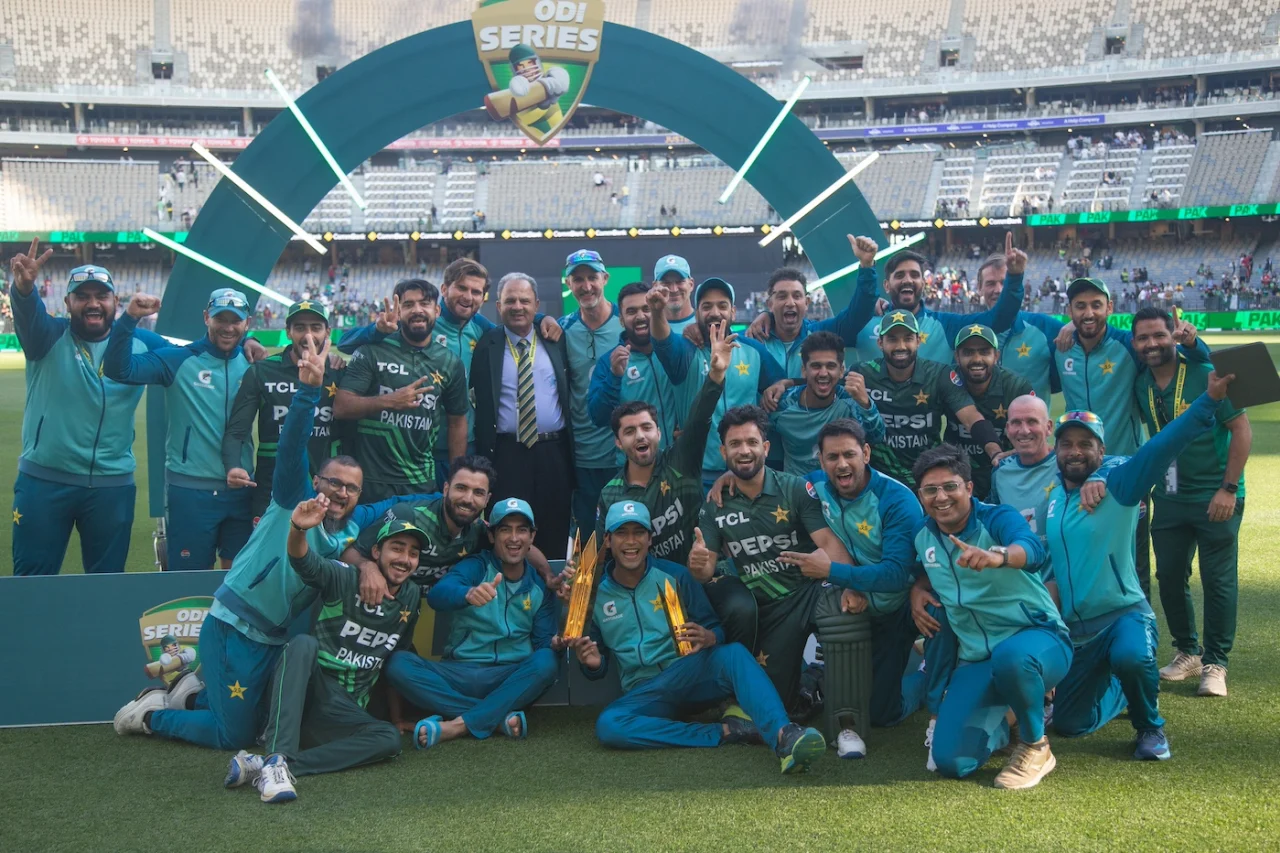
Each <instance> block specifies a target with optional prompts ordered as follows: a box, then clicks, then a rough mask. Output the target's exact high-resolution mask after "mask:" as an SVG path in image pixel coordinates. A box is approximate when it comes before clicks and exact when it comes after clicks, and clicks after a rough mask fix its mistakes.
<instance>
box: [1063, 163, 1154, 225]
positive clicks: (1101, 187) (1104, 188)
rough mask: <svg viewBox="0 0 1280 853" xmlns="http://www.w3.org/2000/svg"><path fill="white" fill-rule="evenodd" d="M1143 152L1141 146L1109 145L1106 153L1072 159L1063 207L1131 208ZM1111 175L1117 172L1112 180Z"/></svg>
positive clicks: (1066, 210)
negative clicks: (1135, 175) (1133, 190)
mask: <svg viewBox="0 0 1280 853" xmlns="http://www.w3.org/2000/svg"><path fill="white" fill-rule="evenodd" d="M1141 154H1142V151H1140V150H1139V149H1137V148H1108V149H1107V151H1106V154H1105V156H1103V157H1090V158H1081V159H1079V160H1072V161H1071V173H1070V175H1069V176H1068V178H1067V186H1066V189H1064V190H1063V192H1062V199H1061V205H1060V207H1059V208H1058V209H1059V211H1060V212H1063V213H1080V212H1084V211H1101V210H1128V209H1129V197H1130V194H1131V192H1132V188H1133V176H1134V172H1136V171H1137V167H1138V159H1139V157H1140V156H1141ZM1107 175H1111V176H1113V180H1112V181H1111V182H1110V183H1108V182H1107V180H1106V176H1107Z"/></svg>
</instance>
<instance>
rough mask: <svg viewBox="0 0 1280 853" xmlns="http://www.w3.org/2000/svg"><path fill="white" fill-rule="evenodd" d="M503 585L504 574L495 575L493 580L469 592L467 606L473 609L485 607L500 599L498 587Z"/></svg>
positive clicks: (474, 587) (472, 588)
mask: <svg viewBox="0 0 1280 853" xmlns="http://www.w3.org/2000/svg"><path fill="white" fill-rule="evenodd" d="M501 583H502V573H501V572H499V573H498V574H496V575H494V577H493V580H491V581H486V582H485V583H482V584H480V585H479V586H473V587H471V589H469V590H467V604H470V605H471V606H472V607H484V606H485V605H486V604H488V603H489V602H490V601H493V600H494V599H495V598H497V597H498V585H499V584H501Z"/></svg>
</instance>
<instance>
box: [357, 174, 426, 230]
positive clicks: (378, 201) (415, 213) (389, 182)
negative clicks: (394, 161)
mask: <svg viewBox="0 0 1280 853" xmlns="http://www.w3.org/2000/svg"><path fill="white" fill-rule="evenodd" d="M438 177H439V169H438V168H437V167H436V165H435V164H434V163H432V164H431V165H430V166H428V167H426V168H420V169H409V170H406V169H398V168H394V169H393V168H372V169H369V170H367V171H366V172H365V175H364V197H365V200H366V201H368V202H369V206H368V207H367V208H366V209H365V212H364V224H365V227H366V228H368V229H371V230H377V231H401V230H409V231H412V230H413V229H414V228H420V227H422V226H423V225H425V224H426V221H427V220H428V219H429V218H430V217H431V205H432V204H433V203H434V201H435V194H436V180H437V179H438ZM344 198H345V196H344Z"/></svg>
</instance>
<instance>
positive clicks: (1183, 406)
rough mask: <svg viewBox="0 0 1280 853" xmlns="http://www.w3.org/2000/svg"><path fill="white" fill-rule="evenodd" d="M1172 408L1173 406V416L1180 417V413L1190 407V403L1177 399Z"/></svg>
mask: <svg viewBox="0 0 1280 853" xmlns="http://www.w3.org/2000/svg"><path fill="white" fill-rule="evenodd" d="M1173 408H1174V415H1173V416H1174V417H1175V418H1176V417H1180V416H1181V415H1182V413H1183V412H1185V411H1186V410H1187V409H1189V408H1191V404H1190V403H1188V402H1187V401H1186V400H1179V401H1178V404H1177V405H1176V406H1174V407H1173Z"/></svg>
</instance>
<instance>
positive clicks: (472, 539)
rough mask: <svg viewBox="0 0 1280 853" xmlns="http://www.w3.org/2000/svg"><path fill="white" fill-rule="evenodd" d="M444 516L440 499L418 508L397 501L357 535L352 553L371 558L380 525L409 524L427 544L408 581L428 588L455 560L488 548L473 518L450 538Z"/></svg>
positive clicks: (482, 530) (421, 551)
mask: <svg viewBox="0 0 1280 853" xmlns="http://www.w3.org/2000/svg"><path fill="white" fill-rule="evenodd" d="M444 513H445V510H444V497H443V496H441V497H437V498H433V499H431V500H429V501H427V502H426V503H424V504H418V505H414V504H413V503H411V502H409V501H401V502H400V503H398V504H395V505H394V506H392V507H391V509H389V510H387V511H386V513H384V514H383V516H382V517H381V518H379V519H377V520H376V521H374V522H373V523H372V524H370V525H369V526H367V527H365V528H364V530H362V531H361V532H360V536H359V537H358V538H357V539H356V543H355V547H356V550H357V551H359V552H360V553H361V554H362V555H363V556H365V557H369V558H371V559H372V557H373V546H374V543H375V542H377V541H378V530H379V528H381V527H382V525H383V523H384V522H387V521H395V520H399V521H408V522H411V523H412V524H413V526H414V527H417V528H418V529H419V530H422V531H425V532H426V534H427V540H428V542H427V545H426V546H425V547H423V548H422V549H420V550H419V552H418V570H417V571H416V572H414V573H413V574H412V575H410V576H409V580H410V581H413V582H414V584H415V585H417V586H421V587H422V588H423V589H424V590H427V589H430V588H431V587H432V586H433V585H434V584H435V583H436V581H438V580H440V578H442V577H444V576H445V573H446V572H448V571H449V569H451V568H453V566H454V564H456V563H457V562H458V561H459V560H461V559H462V558H464V557H467V556H469V555H471V554H478V553H480V552H481V551H483V550H484V549H485V548H487V547H489V540H488V538H487V537H486V535H485V527H484V522H483V521H481V520H480V519H476V520H475V521H473V522H471V523H470V524H469V525H467V526H466V527H464V528H463V529H462V531H461V532H460V533H459V534H458V535H457V536H454V535H453V534H452V533H450V532H449V527H448V525H446V524H445V520H444V518H445V515H444Z"/></svg>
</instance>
